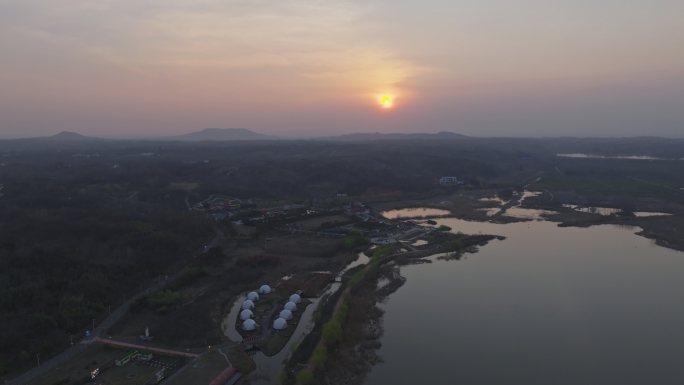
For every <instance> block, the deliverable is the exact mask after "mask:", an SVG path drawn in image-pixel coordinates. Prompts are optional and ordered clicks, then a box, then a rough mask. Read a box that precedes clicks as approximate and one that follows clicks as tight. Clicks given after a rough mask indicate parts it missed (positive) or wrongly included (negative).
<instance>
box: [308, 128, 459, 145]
mask: <svg viewBox="0 0 684 385" xmlns="http://www.w3.org/2000/svg"><path fill="white" fill-rule="evenodd" d="M464 138H468V136H465V135H461V134H456V133H454V132H448V131H441V132H438V133H436V134H381V133H379V132H376V133H355V134H346V135H338V136H328V137H324V138H317V140H334V141H345V142H366V141H371V140H453V139H464Z"/></svg>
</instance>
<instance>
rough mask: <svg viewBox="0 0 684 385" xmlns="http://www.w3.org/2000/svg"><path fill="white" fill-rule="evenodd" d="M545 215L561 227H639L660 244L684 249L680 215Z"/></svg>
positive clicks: (569, 212)
mask: <svg viewBox="0 0 684 385" xmlns="http://www.w3.org/2000/svg"><path fill="white" fill-rule="evenodd" d="M543 217H544V219H546V220H549V221H551V222H558V226H560V227H591V226H597V225H617V226H631V227H639V228H641V229H642V230H641V231H639V232H637V233H636V234H637V235H640V236H642V237H646V238H649V239H653V240H654V241H655V243H656V244H657V245H659V246H662V247H667V248H669V249H673V250H678V251H684V217H682V216H679V215H668V216H656V217H635V216H619V215H599V214H590V213H581V212H576V211H563V212H558V213H556V214H547V215H543Z"/></svg>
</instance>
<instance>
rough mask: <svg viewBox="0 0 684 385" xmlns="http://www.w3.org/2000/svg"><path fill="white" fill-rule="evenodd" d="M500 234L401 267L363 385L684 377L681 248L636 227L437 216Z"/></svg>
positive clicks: (473, 230) (625, 383)
mask: <svg viewBox="0 0 684 385" xmlns="http://www.w3.org/2000/svg"><path fill="white" fill-rule="evenodd" d="M437 222H438V224H439V225H442V224H444V225H447V226H450V227H451V228H452V229H453V230H452V231H454V232H457V231H462V232H464V233H466V234H478V233H483V234H494V235H503V236H506V237H507V239H506V240H503V241H493V242H491V243H490V244H488V245H486V246H483V247H481V248H480V251H479V252H478V253H476V254H466V255H465V257H464V259H462V260H460V261H455V260H452V261H443V260H438V259H437V258H436V257H432V259H433V261H434V262H433V263H432V264H422V265H414V266H406V267H402V268H401V271H402V275H404V276H405V277H406V278H407V282H406V284H405V285H404V286H402V287H401V288H400V289H399V290H398V291H397V292H396V293H394V294H393V295H391V296H390V298H389V301H388V302H387V303H386V304H383V305H380V306H382V307H383V309H384V310H385V311H386V314H385V317H384V326H385V334H384V337H383V339H382V343H383V346H382V348H381V349H380V352H379V353H380V354H381V355H382V356H383V358H384V360H385V362H384V363H382V364H379V365H377V366H375V367H374V368H373V370H372V372H371V373H370V374H369V376H368V377H367V379H366V382H365V384H366V385H381V384H382V385H384V384H452V383H454V384H487V385H496V384H501V385H503V384H506V385H509V384H539V385H542V384H543V385H548V384H573V385H575V384H602V385H607V384H620V385H629V384H635V385H636V384H639V385H642V384H670V383H680V382H681V381H682V378H684V365H682V363H681V360H682V357H684V328H682V325H684V306H682V305H681V298H682V295H684V279H682V276H683V273H684V253H680V252H677V251H673V250H670V249H666V248H662V247H659V246H656V245H655V244H654V243H653V242H652V241H651V240H649V239H646V238H643V237H639V236H637V235H635V234H634V232H635V231H638V229H636V228H630V227H617V226H612V225H603V226H596V227H591V228H588V229H580V228H559V227H557V226H556V224H554V223H550V222H546V221H533V222H523V223H512V224H505V225H501V224H492V223H480V222H466V221H462V220H457V219H453V218H441V219H437Z"/></svg>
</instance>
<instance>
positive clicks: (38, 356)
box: [36, 353, 40, 366]
mask: <svg viewBox="0 0 684 385" xmlns="http://www.w3.org/2000/svg"><path fill="white" fill-rule="evenodd" d="M36 358H37V359H38V366H40V353H38V354H36Z"/></svg>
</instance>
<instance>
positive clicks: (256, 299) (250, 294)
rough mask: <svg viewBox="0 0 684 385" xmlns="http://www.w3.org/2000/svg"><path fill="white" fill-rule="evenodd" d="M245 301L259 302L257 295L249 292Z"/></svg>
mask: <svg viewBox="0 0 684 385" xmlns="http://www.w3.org/2000/svg"><path fill="white" fill-rule="evenodd" d="M247 299H248V300H250V301H258V300H259V294H257V293H255V292H251V293H249V294H247Z"/></svg>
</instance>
